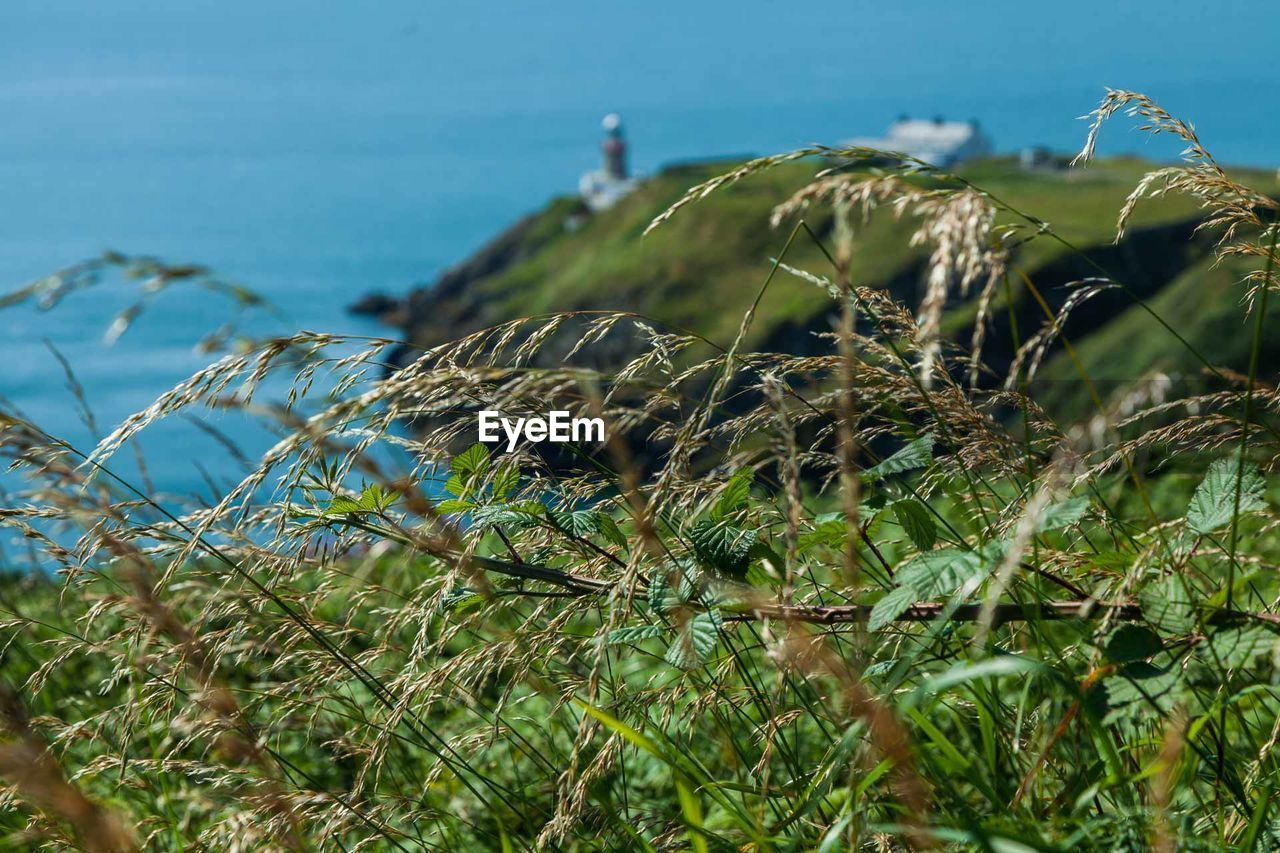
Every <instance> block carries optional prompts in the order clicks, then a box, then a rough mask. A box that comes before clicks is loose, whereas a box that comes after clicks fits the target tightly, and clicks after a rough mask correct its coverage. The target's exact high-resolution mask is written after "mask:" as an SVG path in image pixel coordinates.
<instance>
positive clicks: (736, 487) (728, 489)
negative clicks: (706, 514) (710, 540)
mask: <svg viewBox="0 0 1280 853" xmlns="http://www.w3.org/2000/svg"><path fill="white" fill-rule="evenodd" d="M755 476H756V474H755V471H753V470H751V469H750V468H739V469H738V470H737V471H735V472H734V474H733V476H732V477H730V478H729V482H728V483H727V484H726V485H725V487H724V491H723V492H721V493H720V498H719V499H718V500H717V501H716V503H715V506H713V507H712V508H711V512H710V516H711V520H712V521H722V520H724V519H725V518H727V517H728V516H730V515H732V514H733V513H734V512H737V511H738V510H740V509H742V508H743V507H745V506H746V505H747V500H748V499H749V498H750V497H751V484H752V482H754V480H755Z"/></svg>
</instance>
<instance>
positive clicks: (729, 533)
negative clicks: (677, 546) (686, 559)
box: [689, 519, 759, 577]
mask: <svg viewBox="0 0 1280 853" xmlns="http://www.w3.org/2000/svg"><path fill="white" fill-rule="evenodd" d="M758 539H759V534H758V533H756V531H754V530H743V529H742V528H740V527H735V526H733V525H731V524H729V523H728V522H725V521H710V520H707V519H704V520H702V521H699V522H698V523H697V524H695V525H694V526H693V529H692V530H691V531H690V532H689V541H690V543H692V544H693V553H694V556H696V557H697V559H698V562H699V563H701V564H702V565H704V566H706V567H707V568H709V569H714V570H715V571H718V572H723V573H724V574H727V575H733V576H734V577H743V576H745V575H746V573H747V567H748V565H749V564H750V562H751V552H752V549H753V548H754V547H755V546H756V543H757V542H758Z"/></svg>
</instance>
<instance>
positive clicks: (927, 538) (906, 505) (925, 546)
mask: <svg viewBox="0 0 1280 853" xmlns="http://www.w3.org/2000/svg"><path fill="white" fill-rule="evenodd" d="M893 514H894V515H895V516H896V517H897V519H898V523H899V524H901V525H902V529H903V530H905V531H906V533H907V536H908V538H910V539H911V542H912V544H914V545H915V546H916V548H918V549H919V550H921V551H928V550H929V549H931V548H932V547H933V546H934V543H936V542H937V541H938V527H937V525H936V524H934V523H933V516H932V515H930V514H929V510H928V508H927V507H925V505H924V504H922V503H920V501H918V500H915V499H914V498H907V499H905V500H900V501H895V502H894V504H893Z"/></svg>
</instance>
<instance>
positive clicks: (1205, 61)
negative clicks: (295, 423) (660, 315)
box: [0, 0, 1280, 492]
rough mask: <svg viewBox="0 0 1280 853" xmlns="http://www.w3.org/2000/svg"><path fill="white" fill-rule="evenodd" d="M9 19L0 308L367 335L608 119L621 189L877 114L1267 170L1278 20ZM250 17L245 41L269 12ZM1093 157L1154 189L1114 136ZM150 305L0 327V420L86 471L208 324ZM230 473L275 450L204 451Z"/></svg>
mask: <svg viewBox="0 0 1280 853" xmlns="http://www.w3.org/2000/svg"><path fill="white" fill-rule="evenodd" d="M458 5H459V4H451V5H450V6H449V7H447V8H446V7H445V6H444V5H443V4H435V3H413V2H407V0H404V1H403V2H402V1H401V0H397V2H385V3H379V4H368V5H363V4H325V3H321V4H314V3H310V4H302V3H292V2H288V3H272V4H259V3H249V2H244V0H228V1H227V2H217V3H213V2H192V3H182V4H173V3H158V2H138V0H113V2H112V3H110V4H99V3H93V2H91V0H83V2H47V1H46V2H25V0H17V2H15V0H6V3H5V4H4V5H3V7H2V8H0V40H3V44H4V50H3V51H0V288H2V289H3V290H5V291H8V290H11V289H15V288H17V287H20V286H21V285H23V284H25V283H27V282H28V281H30V280H32V279H34V278H36V277H39V276H42V275H45V274H47V273H50V272H52V271H55V270H57V269H59V268H62V267H65V266H68V265H70V264H72V263H75V262H76V261H79V260H83V259H85V258H89V257H92V256H95V255H97V254H99V253H101V252H102V251H103V250H104V249H115V250H118V251H121V252H125V253H130V254H148V255H155V256H159V257H161V258H164V259H165V260H168V261H172V262H191V263H200V264H205V265H208V266H210V267H212V268H213V269H214V270H215V271H217V273H219V275H220V276H221V277H223V278H226V279H228V280H231V281H235V282H238V283H241V284H243V285H245V286H247V287H249V288H252V289H254V290H257V291H259V292H261V293H263V294H264V295H266V296H267V297H268V298H270V299H271V300H272V301H273V302H275V303H276V304H277V305H278V306H279V307H280V308H281V309H282V310H283V311H284V313H285V319H283V320H271V321H263V322H262V323H260V324H258V325H257V326H255V328H256V329H257V330H259V331H273V330H274V331H279V332H288V331H292V330H295V329H313V330H321V331H332V332H352V333H358V334H384V333H386V330H383V329H380V328H378V327H376V326H375V325H373V324H372V323H369V322H366V321H362V320H359V319H355V318H351V317H348V316H346V315H345V314H344V313H343V307H344V306H345V305H346V304H348V303H350V302H352V301H354V300H355V299H356V298H357V297H358V296H360V295H361V294H363V293H365V292H367V291H370V290H383V291H388V292H392V293H400V292H403V291H405V290H406V289H407V288H409V287H410V286H411V285H413V284H415V283H421V282H426V281H430V280H431V279H432V277H433V276H434V275H435V274H436V273H438V272H439V271H440V270H441V269H443V268H444V267H446V266H447V265H449V264H450V263H452V262H454V261H457V260H459V259H461V258H463V257H465V256H466V254H467V253H468V252H469V251H471V250H472V249H474V248H475V247H477V246H478V245H480V244H481V243H483V242H484V241H485V240H486V239H487V238H488V237H490V236H492V235H493V234H494V233H495V232H496V231H498V230H499V229H501V228H502V227H504V226H505V225H506V224H508V223H509V222H510V221H511V220H512V219H514V218H515V217H517V216H519V215H520V214H521V213H523V212H526V211H528V210H530V209H533V208H536V207H538V206H540V205H541V204H543V203H544V202H545V201H546V200H547V199H548V198H549V197H550V196H552V195H554V194H559V193H568V192H572V191H573V190H574V188H575V187H576V183H577V178H578V175H579V173H580V172H582V171H583V170H585V169H588V168H594V167H595V165H596V162H597V160H598V153H597V145H598V138H599V119H600V117H601V115H602V114H604V113H605V112H608V111H611V110H617V111H620V112H621V113H622V114H623V117H624V121H625V124H626V127H627V130H628V134H629V139H630V142H631V151H632V161H633V165H634V166H635V167H636V168H637V169H638V170H639V171H641V172H652V171H654V170H656V169H658V168H659V167H660V166H661V165H662V164H663V163H664V162H668V161H671V160H676V159H688V158H697V157H703V156H713V155H727V154H736V153H765V152H771V151H775V150H782V149H786V148H789V147H792V146H795V145H800V144H804V143H807V142H812V141H821V142H835V141H838V140H840V139H842V138H844V137H848V136H852V135H859V134H876V133H879V132H880V131H881V130H882V129H883V128H884V126H885V125H886V124H887V123H888V122H889V121H891V120H892V119H893V118H894V117H896V116H897V115H898V114H899V113H902V112H908V113H912V114H917V115H929V116H932V115H934V114H945V115H947V116H950V117H955V118H966V119H967V118H978V119H980V120H981V121H982V123H983V125H984V126H985V127H986V129H987V130H988V132H989V133H990V134H991V135H992V136H993V137H994V139H995V141H996V143H997V145H998V147H999V148H1001V149H1003V150H1016V149H1017V148H1018V147H1020V146H1023V145H1027V144H1047V145H1050V146H1052V147H1055V148H1058V149H1062V150H1067V149H1074V148H1076V147H1078V145H1079V142H1080V140H1081V139H1082V137H1083V132H1084V125H1083V123H1082V122H1079V121H1077V120H1076V117H1077V116H1079V115H1081V114H1083V113H1085V112H1087V111H1088V110H1089V109H1091V108H1092V107H1093V106H1094V104H1095V103H1096V101H1097V99H1098V97H1099V96H1100V95H1101V93H1102V88H1103V86H1104V85H1112V86H1117V87H1127V88H1140V89H1145V90H1148V91H1149V92H1150V93H1151V94H1153V95H1154V96H1156V97H1157V98H1159V99H1160V100H1162V101H1163V102H1164V103H1165V104H1166V105H1167V106H1168V107H1169V108H1170V109H1171V110H1173V111H1174V112H1176V113H1178V114H1180V115H1184V116H1186V117H1188V118H1191V119H1193V120H1194V121H1195V122H1196V125H1197V127H1198V128H1199V130H1200V131H1201V133H1202V135H1203V137H1204V139H1205V141H1206V142H1207V143H1208V145H1209V146H1210V148H1212V149H1213V150H1214V151H1216V152H1217V153H1218V154H1219V156H1220V158H1221V159H1223V160H1226V161H1229V162H1239V163H1251V164H1261V165H1273V164H1277V163H1280V145H1278V144H1277V142H1276V140H1277V138H1280V133H1278V132H1280V117H1277V113H1276V111H1275V110H1274V109H1273V108H1272V106H1273V103H1274V99H1273V94H1274V91H1275V84H1276V83H1277V81H1278V79H1280V77H1278V75H1277V73H1276V71H1275V70H1274V68H1275V65H1276V64H1275V62H1274V60H1273V59H1271V58H1270V57H1271V55H1272V53H1273V48H1272V45H1273V44H1274V36H1275V35H1277V33H1280V29H1278V27H1280V13H1278V12H1277V8H1276V7H1277V4H1270V3H1265V4H1264V3H1261V2H1259V3H1252V4H1249V3H1230V2H1227V3H1224V4H1219V5H1218V6H1216V7H1215V8H1214V11H1213V13H1212V15H1213V17H1212V19H1208V20H1207V19H1205V18H1204V17H1203V16H1205V15H1206V14H1208V13H1206V12H1205V10H1204V9H1203V8H1202V6H1201V4H1192V3H1189V2H1160V3H1134V4H1125V6H1124V8H1123V9H1117V8H1115V4H1102V3H1098V4H1089V3H1085V4H1083V5H1082V4H1080V3H1077V4H1073V6H1072V11H1071V14H1070V16H1069V17H1066V18H1064V17H1061V16H1054V17H1050V16H1049V15H1048V14H1047V13H1041V12H1037V11H1033V10H1030V9H1028V8H1026V6H1027V4H1022V3H1018V4H1013V3H990V4H983V6H982V8H981V10H979V9H977V8H976V4H954V3H953V4H944V3H917V4H905V5H906V6H910V7H911V8H900V9H896V10H895V9H890V10H886V9H883V8H880V7H878V6H873V5H871V4H865V5H862V4H857V3H852V4H844V6H842V7H841V8H847V9H849V12H848V13H847V14H845V15H843V18H844V20H841V19H840V18H841V14H840V13H836V12H832V11H831V9H830V8H829V7H828V8H826V9H823V10H819V11H814V12H796V11H788V10H787V8H786V6H785V5H783V4H773V3H767V2H755V3H751V2H733V3H730V2H722V0H717V2H707V3H704V4H699V5H697V7H696V8H689V7H690V6H692V5H693V4H674V3H650V4H644V5H643V6H642V5H640V4H616V6H613V7H611V8H609V9H601V8H599V7H598V5H599V4H590V3H585V2H583V3H579V2H561V3H556V4H554V5H552V4H548V6H547V8H538V9H535V8H533V6H534V4H523V3H522V4H504V3H492V4H463V5H465V6H468V7H470V6H474V8H457V6H458ZM264 6H269V7H270V8H269V9H266V8H263V7H264ZM1103 149H1104V151H1109V152H1116V151H1138V152H1142V153H1146V154H1148V155H1149V156H1153V157H1158V158H1170V157H1172V156H1174V155H1175V154H1176V148H1175V147H1173V146H1169V145H1163V146H1162V145H1159V144H1150V143H1147V142H1145V141H1144V140H1143V139H1142V138H1140V137H1139V136H1137V135H1135V134H1134V133H1132V132H1130V131H1129V130H1128V127H1127V126H1124V125H1120V124H1117V125H1116V126H1114V127H1112V128H1110V132H1109V133H1108V134H1107V135H1106V137H1105V142H1104V145H1103ZM185 293H186V291H183V290H180V289H179V290H174V291H172V292H170V293H168V294H166V295H163V296H161V297H160V298H159V300H158V301H157V302H156V303H155V304H154V305H153V306H152V307H150V308H149V309H148V310H147V311H146V312H145V313H144V314H143V315H142V316H141V317H140V318H138V320H137V321H136V324H135V326H134V327H133V328H132V329H131V330H130V331H129V332H128V333H126V334H125V335H124V336H123V337H122V338H121V339H120V340H119V341H118V342H116V343H115V344H114V345H113V346H109V347H108V346H105V345H104V344H103V342H102V338H103V333H104V331H105V330H106V328H107V326H108V325H109V324H110V322H111V318H112V317H113V316H114V315H115V314H116V313H117V312H118V311H120V310H121V309H123V308H124V307H126V306H127V305H128V304H129V303H130V302H131V301H132V300H133V298H135V297H136V295H137V290H136V284H126V283H123V282H120V281H111V282H109V283H108V284H107V285H105V286H103V287H101V288H97V289H91V290H86V291H83V292H80V293H77V294H73V295H72V296H71V297H69V298H68V299H67V300H66V301H65V303H64V304H62V305H61V306H59V307H58V308H57V309H56V310H54V311H50V312H40V311H37V310H35V309H33V308H28V307H19V308H10V309H8V310H4V311H0V335H2V336H3V341H4V343H3V353H4V364H3V371H2V372H0V395H2V396H3V397H4V398H6V399H7V400H8V401H10V402H11V403H13V404H14V405H16V406H18V407H19V408H21V409H22V410H23V411H24V412H26V413H27V414H28V415H30V416H31V417H33V418H34V419H35V420H36V421H37V422H39V423H41V424H42V425H43V426H44V427H45V428H46V429H48V430H49V431H51V432H53V433H55V434H59V435H62V436H65V437H67V438H69V439H70V440H72V441H73V442H74V443H77V444H80V445H90V444H92V437H91V435H90V431H89V430H88V428H87V427H85V426H84V425H83V424H82V423H80V420H79V418H78V416H77V413H76V408H75V406H74V405H73V399H72V397H71V395H70V393H69V392H68V391H67V390H66V387H65V382H64V378H63V374H62V370H61V368H60V367H59V366H58V364H57V362H56V361H55V360H54V359H53V358H52V357H51V355H50V353H49V350H48V348H47V346H46V343H45V341H46V340H48V341H50V342H52V343H53V344H54V345H55V346H56V347H57V348H58V349H59V350H60V351H61V352H62V353H63V354H64V355H65V356H66V357H67V359H68V360H69V361H70V363H71V365H72V367H73V369H74V370H75V372H76V374H77V376H78V378H79V380H80V381H81V382H82V383H83V385H84V386H85V388H86V389H87V394H88V398H89V402H90V403H91V405H92V407H93V409H94V412H95V414H96V416H97V418H98V421H99V423H100V424H101V425H103V426H104V427H108V428H109V427H110V426H111V425H114V424H115V423H117V422H118V421H119V420H120V419H122V418H123V417H124V416H126V415H127V414H129V413H130V412H132V411H135V410H137V409H140V408H142V407H145V406H146V405H147V404H148V403H150V402H151V401H152V400H153V399H154V398H155V397H156V396H157V395H159V394H160V393H162V392H163V391H164V390H166V389H167V388H168V387H170V386H171V385H173V384H174V383H175V382H177V381H178V380H180V379H181V378H183V377H184V376H186V375H187V374H189V373H190V372H192V371H194V370H196V369H198V368H199V367H201V366H202V365H203V364H204V363H205V362H206V360H207V357H205V356H200V355H197V354H195V353H194V352H193V344H194V343H195V342H196V341H198V340H199V339H200V338H201V337H202V336H203V335H204V334H206V333H207V332H209V331H211V330H212V329H213V328H214V327H216V326H217V325H219V323H221V322H222V321H223V320H224V319H225V318H226V317H227V316H228V315H227V310H228V307H227V306H226V305H225V303H224V302H222V301H220V300H218V299H217V298H212V297H201V298H199V299H196V298H194V297H193V295H184V294H185ZM215 422H216V423H220V424H221V425H222V426H223V427H224V428H226V429H227V430H228V431H229V432H230V433H232V434H233V435H235V436H236V438H237V439H238V440H240V441H242V442H243V443H244V444H245V449H246V450H248V451H249V452H251V453H253V452H260V451H261V450H262V449H264V448H265V447H266V446H267V445H268V443H269V441H270V439H269V438H268V437H267V436H265V435H262V434H256V433H254V432H252V431H248V430H247V429H246V428H245V427H244V425H242V424H238V423H235V422H222V421H219V420H218V419H216V418H215ZM142 447H143V448H144V450H145V451H146V455H147V457H148V459H149V461H150V468H151V474H152V476H153V478H154V479H155V481H156V484H157V486H159V487H160V488H161V489H163V490H168V491H170V492H191V491H196V490H200V489H202V488H203V486H202V475H201V474H200V473H199V470H198V468H197V467H196V464H195V463H197V462H199V463H200V464H201V465H203V466H204V467H205V468H206V469H207V470H209V471H210V472H213V474H214V476H215V477H217V478H222V477H225V476H230V475H231V474H232V473H234V470H235V469H234V466H233V460H232V458H231V457H230V456H229V455H228V454H227V452H226V451H225V450H224V449H223V448H221V447H220V446H219V445H218V443H217V442H215V441H214V440H213V439H211V438H210V437H208V436H207V435H205V434H203V433H201V432H199V431H198V430H195V429H194V428H192V427H191V426H189V425H187V424H183V423H180V422H179V423H175V424H173V425H171V426H166V427H163V428H159V429H156V430H153V431H149V432H147V433H144V435H143V437H142Z"/></svg>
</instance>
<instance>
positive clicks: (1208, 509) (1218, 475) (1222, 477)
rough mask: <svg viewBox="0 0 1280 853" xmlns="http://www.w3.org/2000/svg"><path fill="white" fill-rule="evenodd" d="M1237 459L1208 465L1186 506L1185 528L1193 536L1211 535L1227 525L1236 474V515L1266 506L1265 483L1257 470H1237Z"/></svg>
mask: <svg viewBox="0 0 1280 853" xmlns="http://www.w3.org/2000/svg"><path fill="white" fill-rule="evenodd" d="M1239 466H1240V457H1239V456H1230V457H1228V458H1226V459H1219V460H1217V461H1216V462H1214V463H1213V464H1212V465H1210V466H1209V470H1208V471H1207V472H1206V473H1205V475H1204V480H1203V481H1202V482H1201V483H1200V485H1199V486H1197V487H1196V491H1195V494H1193V495H1192V496H1191V504H1190V506H1188V507H1187V526H1188V527H1190V528H1191V529H1192V530H1194V531H1195V532H1196V533H1212V532H1213V531H1215V530H1217V529H1218V528H1220V527H1223V526H1225V525H1227V524H1229V523H1230V522H1231V518H1232V516H1233V515H1235V509H1236V487H1237V482H1236V481H1237V476H1236V475H1237V473H1238V472H1239V473H1240V475H1241V476H1240V477H1239V490H1240V512H1242V513H1245V512H1253V511H1255V510H1259V509H1263V508H1264V507H1266V505H1267V504H1266V501H1265V500H1264V499H1263V492H1264V491H1265V489H1266V481H1265V480H1263V478H1262V473H1261V472H1260V471H1259V470H1258V469H1257V467H1255V466H1253V465H1250V464H1248V463H1246V464H1245V466H1244V469H1243V471H1242V472H1241V471H1240V467H1239Z"/></svg>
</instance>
